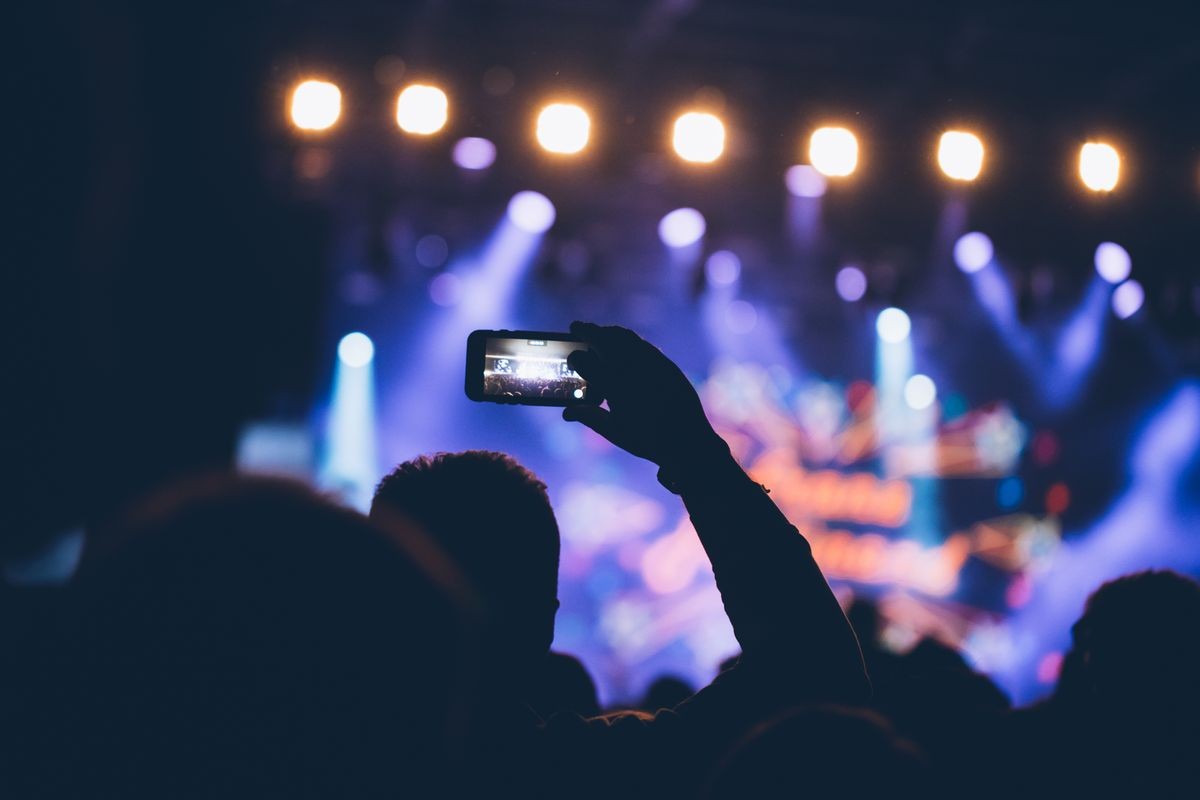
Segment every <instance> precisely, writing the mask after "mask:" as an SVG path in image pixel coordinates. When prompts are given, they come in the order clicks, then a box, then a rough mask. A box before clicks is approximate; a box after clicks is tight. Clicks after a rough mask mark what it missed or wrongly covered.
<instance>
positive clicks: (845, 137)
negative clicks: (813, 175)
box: [808, 128, 858, 178]
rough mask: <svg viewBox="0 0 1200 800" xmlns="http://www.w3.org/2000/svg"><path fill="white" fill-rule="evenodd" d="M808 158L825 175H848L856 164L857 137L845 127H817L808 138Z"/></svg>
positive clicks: (837, 176)
mask: <svg viewBox="0 0 1200 800" xmlns="http://www.w3.org/2000/svg"><path fill="white" fill-rule="evenodd" d="M808 160H809V161H810V162H812V165H813V167H815V168H816V170H817V172H820V173H821V174H822V175H825V176H826V177H830V178H842V177H845V176H847V175H850V174H851V173H853V172H854V169H855V168H856V167H857V166H858V139H856V138H855V137H854V134H853V133H851V132H850V131H848V130H846V129H845V128H818V129H817V130H815V131H813V135H812V137H811V138H810V139H809V140H808Z"/></svg>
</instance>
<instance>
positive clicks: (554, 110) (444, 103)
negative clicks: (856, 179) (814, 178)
mask: <svg viewBox="0 0 1200 800" xmlns="http://www.w3.org/2000/svg"><path fill="white" fill-rule="evenodd" d="M341 112H342V92H341V90H340V89H339V88H338V87H337V86H336V85H335V84H333V83H329V82H328V81H321V80H306V81H303V82H302V83H300V84H299V85H297V86H296V87H295V89H294V90H293V91H292V95H291V106H290V113H291V119H292V123H293V124H294V125H295V126H296V127H297V128H299V129H301V130H303V131H311V132H319V131H327V130H329V129H330V128H332V127H333V126H334V125H336V124H337V121H338V118H339V117H340V116H341ZM395 116H396V124H397V125H398V126H399V127H400V129H401V130H402V131H404V132H405V133H409V134H413V135H417V136H431V135H433V134H436V133H438V132H439V131H441V130H442V129H443V128H444V127H445V126H446V122H447V121H448V119H449V116H450V100H449V98H448V97H447V96H446V93H445V92H444V91H442V90H441V89H440V88H438V87H436V86H431V85H428V84H419V83H414V84H410V85H409V86H406V87H405V88H404V89H403V90H401V92H400V93H399V95H398V96H397V98H396V115H395ZM534 130H535V135H536V138H537V142H538V144H539V145H540V146H541V147H542V149H544V150H546V151H547V152H549V153H554V154H556V155H559V156H572V155H576V154H579V153H581V152H583V151H584V149H585V148H586V147H587V146H588V142H589V140H590V139H591V133H592V120H591V115H590V114H589V113H588V112H587V110H586V109H585V108H584V107H583V106H581V105H578V104H576V103H566V102H556V103H550V104H549V105H546V106H544V107H543V108H542V109H541V111H540V112H539V113H538V116H537V121H536V124H535V128H534ZM463 142H474V143H475V144H473V145H471V146H469V147H468V150H471V149H473V150H475V153H474V155H472V154H471V153H467V154H465V159H466V160H467V162H468V164H469V163H478V164H482V165H483V166H484V167H485V166H487V165H490V164H491V161H492V159H494V157H495V147H494V145H492V144H491V143H490V142H487V140H486V139H464V140H463ZM484 143H486V144H484ZM460 144H461V143H460ZM671 145H672V147H673V149H674V150H675V153H676V155H678V156H679V158H681V159H682V160H684V161H686V162H689V163H692V164H712V163H714V162H716V161H717V160H719V159H720V158H721V156H722V154H723V153H724V152H725V123H723V122H722V121H721V119H720V118H719V117H718V116H716V115H715V114H712V113H709V112H707V111H701V110H691V111H686V112H684V113H683V114H680V115H679V116H678V117H677V118H676V119H675V122H674V125H673V127H672V129H671ZM858 151H859V146H858V137H857V136H855V134H854V132H853V131H851V130H849V129H848V128H842V127H823V128H818V129H817V130H815V131H813V133H812V135H811V136H810V137H809V141H808V158H809V164H811V165H812V167H813V168H814V169H815V170H816V171H817V172H819V173H820V174H821V175H823V176H824V177H826V178H844V177H847V176H849V175H852V174H853V173H854V171H855V170H856V169H857V168H858ZM937 161H938V165H939V166H940V167H941V170H942V172H943V173H944V174H945V175H946V176H947V177H948V178H950V179H952V180H956V181H968V182H969V181H973V180H975V179H976V178H978V177H979V176H980V174H982V172H983V164H984V146H983V141H982V140H981V139H980V138H979V137H978V136H976V135H975V134H974V133H970V132H968V131H959V130H950V131H946V132H945V133H943V134H942V136H941V138H940V139H939V140H938V146H937ZM484 162H486V163H484ZM468 168H475V169H478V168H481V167H470V166H468ZM1120 177H1121V156H1120V154H1119V153H1118V152H1117V150H1116V148H1115V147H1113V146H1112V145H1110V144H1108V143H1105V142H1087V143H1085V144H1084V145H1082V146H1081V147H1080V149H1079V178H1080V180H1081V181H1082V182H1083V185H1084V186H1086V187H1087V188H1088V189H1090V190H1092V191H1094V192H1111V191H1112V190H1113V189H1115V188H1116V186H1117V183H1118V182H1119V180H1120Z"/></svg>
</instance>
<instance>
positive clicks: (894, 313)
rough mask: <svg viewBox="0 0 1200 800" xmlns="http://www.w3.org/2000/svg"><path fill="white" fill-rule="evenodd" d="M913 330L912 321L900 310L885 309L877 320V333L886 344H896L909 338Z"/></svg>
mask: <svg viewBox="0 0 1200 800" xmlns="http://www.w3.org/2000/svg"><path fill="white" fill-rule="evenodd" d="M911 330H912V321H911V320H910V319H909V318H908V314H905V313H904V312H903V311H902V310H900V309H899V308H894V307H892V308H885V309H884V310H883V311H880V312H879V316H878V317H876V318H875V331H876V333H878V334H879V338H880V339H882V340H883V341H885V342H889V343H891V344H896V343H897V342H903V341H904V340H905V339H907V338H908V334H909V332H910V331H911Z"/></svg>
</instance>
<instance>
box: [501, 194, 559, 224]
mask: <svg viewBox="0 0 1200 800" xmlns="http://www.w3.org/2000/svg"><path fill="white" fill-rule="evenodd" d="M554 217H555V212H554V203H551V202H550V198H548V197H546V195H544V194H539V193H538V192H531V191H528V190H526V191H523V192H517V193H516V194H515V195H513V198H512V200H510V201H508V219H509V220H510V221H511V222H512V224H513V225H516V226H517V227H518V228H520V229H521V230H523V231H526V232H528V233H545V232H546V231H548V230H550V226H551V225H553V224H554Z"/></svg>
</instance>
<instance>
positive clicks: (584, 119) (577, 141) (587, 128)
mask: <svg viewBox="0 0 1200 800" xmlns="http://www.w3.org/2000/svg"><path fill="white" fill-rule="evenodd" d="M591 130H592V120H591V117H589V116H588V113H587V112H586V111H584V110H583V108H582V107H580V106H577V105H575V104H574V103H551V104H550V105H548V106H546V107H545V108H543V109H542V111H541V113H540V114H538V118H537V140H538V144H540V145H541V146H542V149H544V150H546V151H547V152H550V153H559V154H562V155H571V154H574V153H578V152H580V151H581V150H583V148H585V147H587V143H588V137H589V136H590V135H591Z"/></svg>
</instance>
